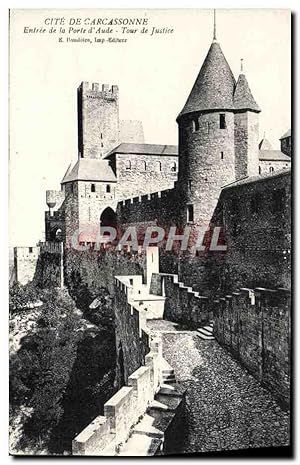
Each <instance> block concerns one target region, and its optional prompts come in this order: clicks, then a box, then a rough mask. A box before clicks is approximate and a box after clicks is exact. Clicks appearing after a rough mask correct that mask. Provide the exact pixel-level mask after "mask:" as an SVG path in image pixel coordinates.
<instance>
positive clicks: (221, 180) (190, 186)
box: [177, 23, 236, 226]
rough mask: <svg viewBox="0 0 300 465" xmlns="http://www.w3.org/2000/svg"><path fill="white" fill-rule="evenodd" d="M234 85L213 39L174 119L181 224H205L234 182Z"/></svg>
mask: <svg viewBox="0 0 300 465" xmlns="http://www.w3.org/2000/svg"><path fill="white" fill-rule="evenodd" d="M235 86H236V82H235V79H234V76H233V73H232V71H231V69H230V67H229V65H228V63H227V60H226V58H225V56H224V54H223V52H222V50H221V47H220V45H219V43H218V42H217V38H216V23H214V37H213V42H212V44H211V46H210V48H209V51H208V54H207V56H206V58H205V60H204V63H203V65H202V67H201V69H200V72H199V74H198V76H197V79H196V81H195V83H194V86H193V88H192V90H191V93H190V95H189V97H188V99H187V101H186V103H185V105H184V107H183V109H182V111H181V112H180V114H179V116H178V117H177V123H178V127H179V175H178V184H177V187H178V192H179V196H178V197H179V199H180V202H181V207H180V208H181V213H182V214H181V224H185V223H197V224H201V225H203V226H204V225H207V224H209V222H210V220H211V217H212V215H213V212H214V209H215V207H216V204H217V201H218V198H219V195H220V190H221V187H222V186H224V185H226V184H228V183H230V182H233V181H234V180H235V151H234V102H233V95H234V90H235Z"/></svg>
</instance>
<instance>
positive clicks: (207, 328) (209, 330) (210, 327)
mask: <svg viewBox="0 0 300 465" xmlns="http://www.w3.org/2000/svg"><path fill="white" fill-rule="evenodd" d="M203 329H206V331H208V332H209V333H211V334H212V332H213V330H214V328H213V327H212V326H203Z"/></svg>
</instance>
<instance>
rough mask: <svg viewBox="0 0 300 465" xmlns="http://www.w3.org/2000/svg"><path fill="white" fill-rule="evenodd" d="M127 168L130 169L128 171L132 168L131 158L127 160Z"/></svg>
mask: <svg viewBox="0 0 300 465" xmlns="http://www.w3.org/2000/svg"><path fill="white" fill-rule="evenodd" d="M125 169H126V170H128V171H129V170H131V161H130V160H126V163H125Z"/></svg>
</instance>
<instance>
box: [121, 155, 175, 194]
mask: <svg viewBox="0 0 300 465" xmlns="http://www.w3.org/2000/svg"><path fill="white" fill-rule="evenodd" d="M114 158H115V159H114V160H112V166H113V167H114V170H115V173H116V176H117V178H118V183H117V198H118V200H122V199H129V198H131V197H135V196H138V195H143V194H146V193H151V192H157V191H161V190H165V189H172V188H173V187H174V182H175V181H176V180H177V174H178V172H177V171H178V157H177V156H176V155H153V154H130V153H126V154H118V153H116V154H114ZM129 167H130V169H129Z"/></svg>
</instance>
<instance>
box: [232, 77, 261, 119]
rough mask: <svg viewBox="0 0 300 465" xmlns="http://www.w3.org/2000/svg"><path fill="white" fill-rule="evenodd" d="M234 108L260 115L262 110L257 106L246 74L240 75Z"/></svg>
mask: <svg viewBox="0 0 300 465" xmlns="http://www.w3.org/2000/svg"><path fill="white" fill-rule="evenodd" d="M233 103H234V108H235V109H236V110H250V111H255V112H256V113H259V112H260V111H261V109H260V108H259V106H258V105H257V103H256V101H255V100H254V97H253V95H252V93H251V90H250V87H249V84H248V81H247V79H246V76H245V75H244V74H240V75H239V78H238V81H237V83H236V88H235V92H234V98H233Z"/></svg>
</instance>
